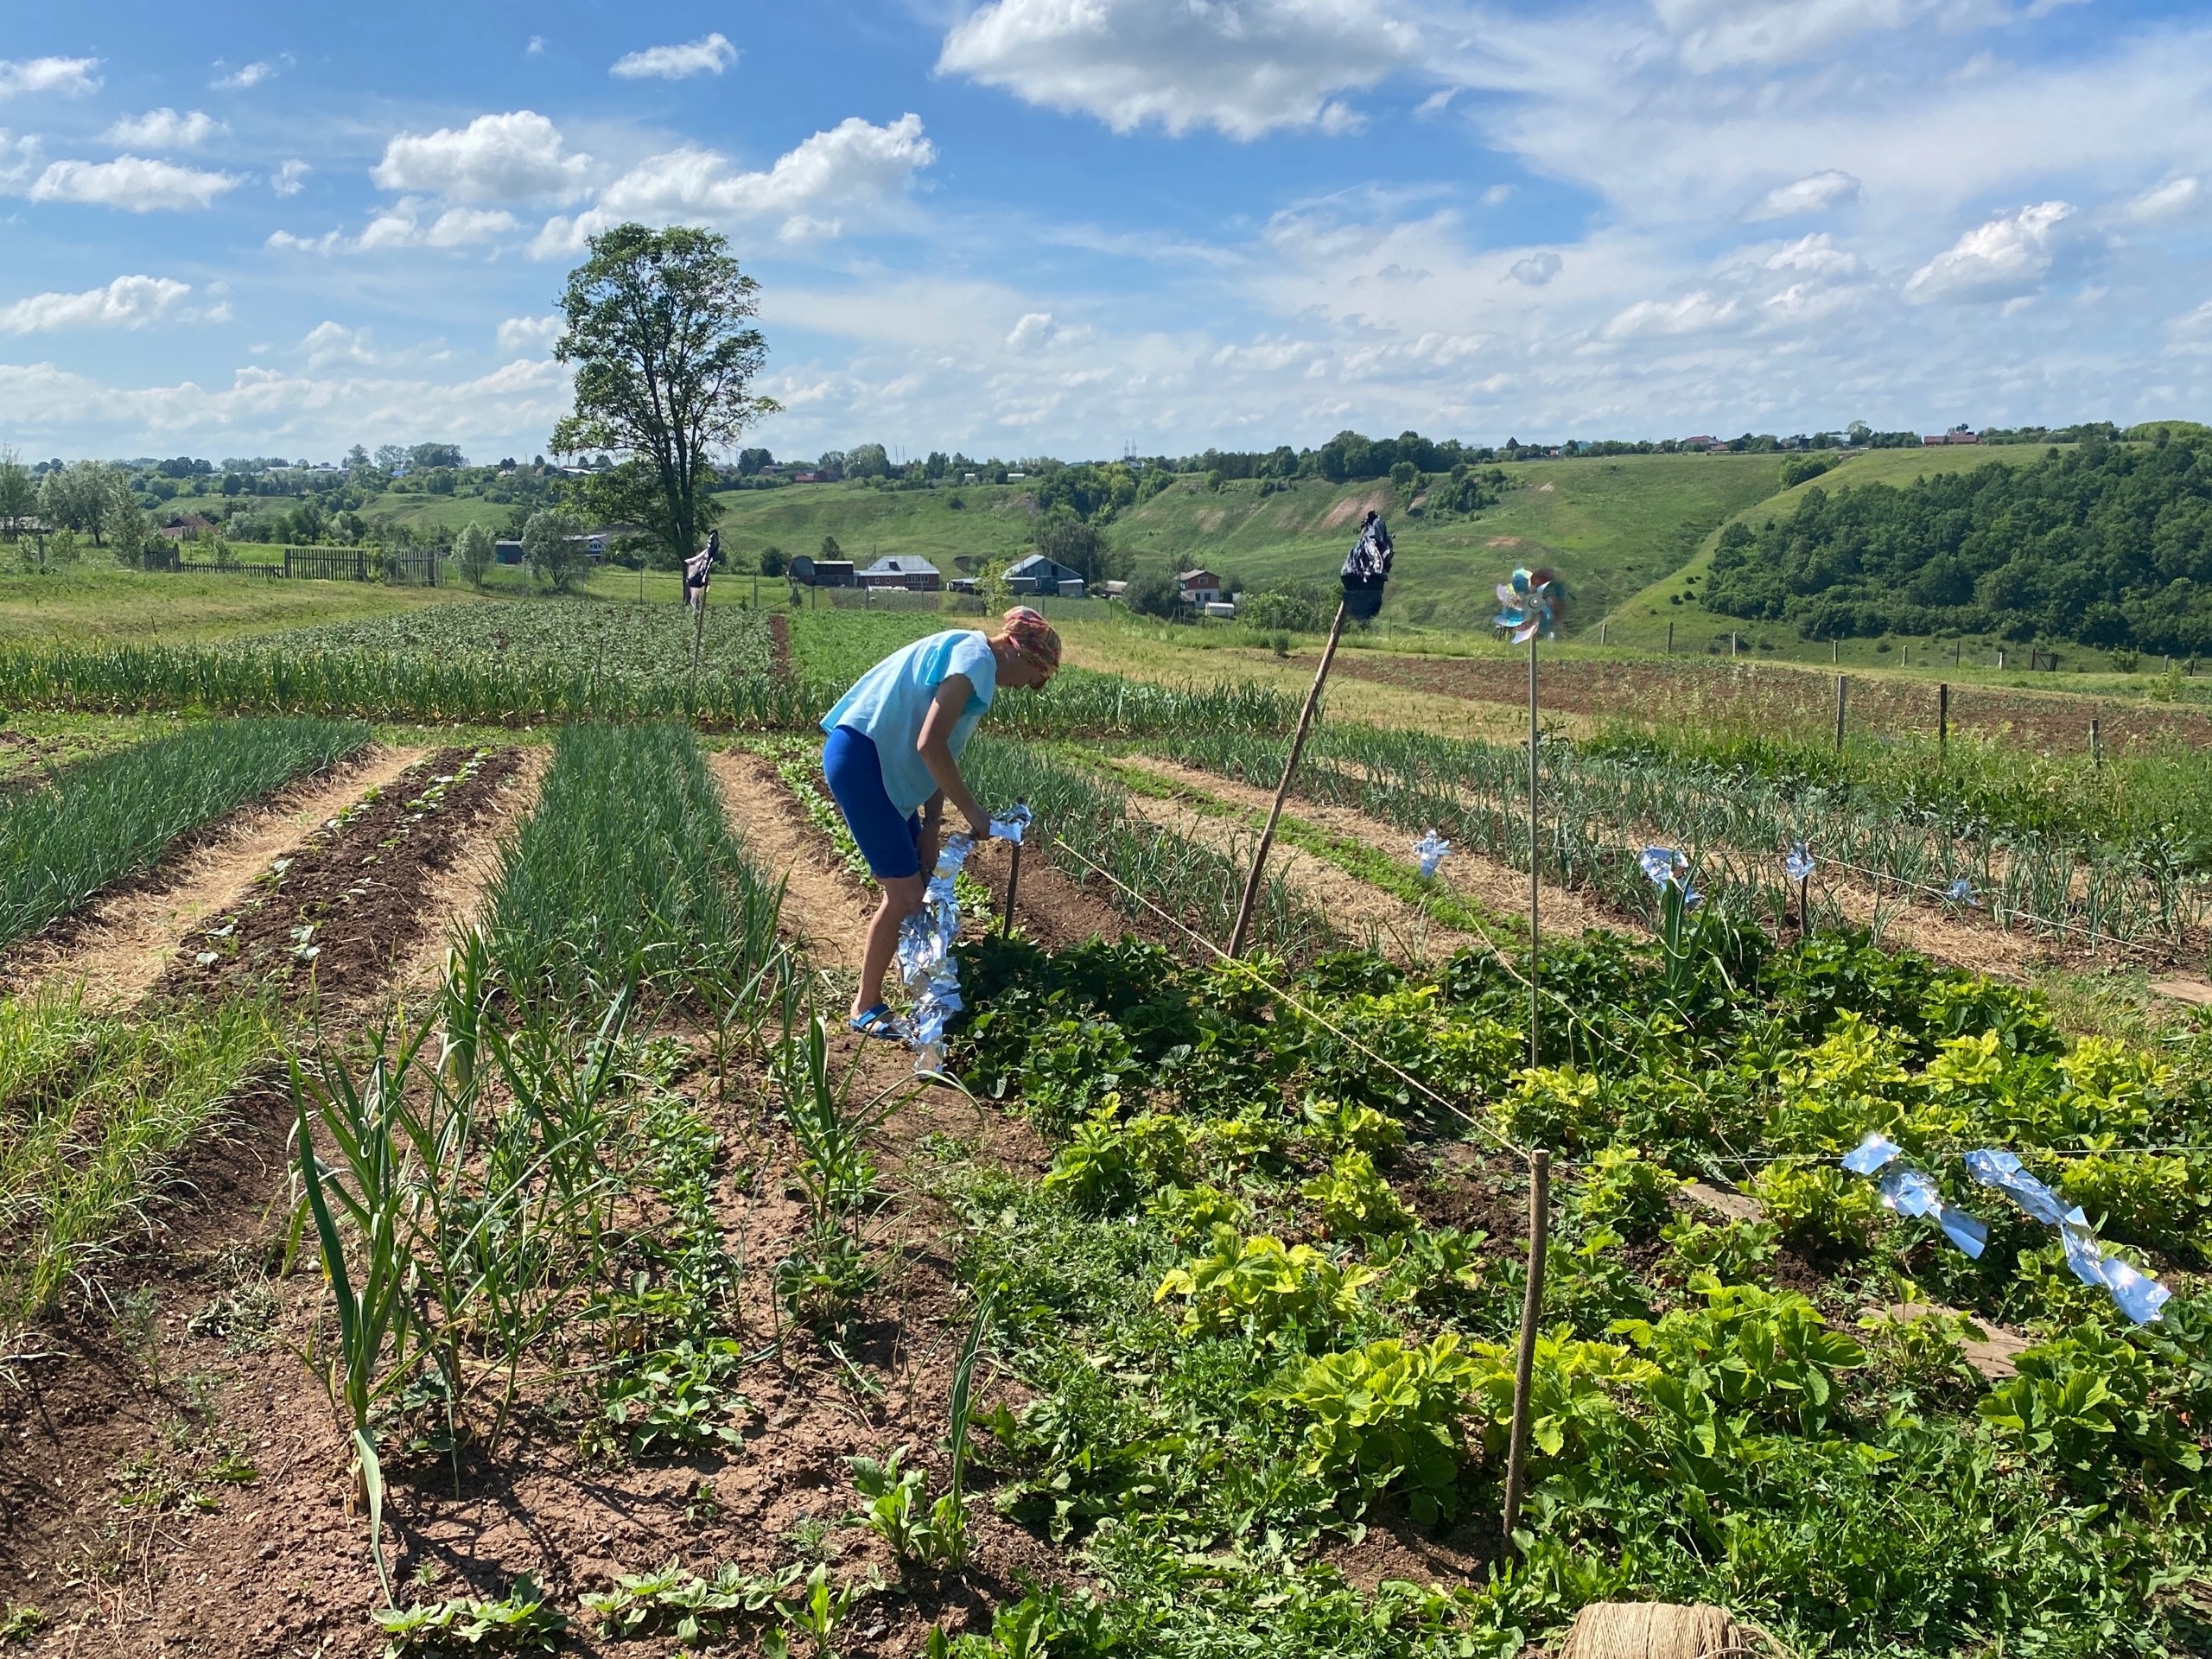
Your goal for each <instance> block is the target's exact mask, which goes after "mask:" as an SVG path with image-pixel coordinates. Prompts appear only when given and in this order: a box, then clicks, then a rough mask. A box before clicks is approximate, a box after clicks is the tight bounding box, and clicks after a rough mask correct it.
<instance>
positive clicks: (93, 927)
mask: <svg viewBox="0 0 2212 1659" xmlns="http://www.w3.org/2000/svg"><path fill="white" fill-rule="evenodd" d="M428 753H429V750H428V749H426V748H401V749H391V748H385V747H381V746H378V745H372V746H371V747H370V748H368V749H367V750H366V751H365V752H364V753H362V754H361V755H359V757H357V758H355V759H354V760H353V761H351V762H350V763H348V764H346V765H343V766H338V767H336V768H334V769H333V770H331V771H329V772H322V773H320V774H318V775H317V776H315V777H314V778H311V779H302V780H300V781H298V782H296V783H293V784H289V785H286V786H285V787H284V788H283V789H282V790H280V791H277V794H276V795H274V796H272V797H270V798H269V799H268V800H266V801H264V802H263V803H262V804H259V805H257V806H249V807H245V808H242V809H241V810H238V811H237V812H234V813H232V814H231V815H230V817H228V818H227V819H226V820H224V821H223V822H222V823H220V824H219V825H217V826H215V827H214V828H213V829H212V830H211V831H210V832H209V833H208V834H207V835H206V836H202V837H200V838H199V839H197V840H196V841H195V842H194V844H193V845H192V846H191V847H190V848H189V849H186V850H185V851H183V852H181V853H176V854H172V855H170V856H169V857H167V858H164V859H163V860H162V861H161V863H160V864H158V865H156V867H155V868H154V870H153V872H152V874H150V875H149V876H148V877H147V878H145V879H144V880H141V881H137V882H134V883H131V884H130V885H129V886H127V887H124V888H123V889H121V890H120V891H118V892H116V893H112V894H111V895H110V896H108V897H106V898H105V899H100V900H99V901H97V902H96V904H95V905H94V906H93V907H92V909H91V910H90V911H88V912H83V913H81V915H80V917H79V918H78V919H77V920H76V921H75V922H74V923H73V924H72V923H68V922H65V923H63V924H61V925H60V928H59V930H58V931H57V930H48V934H47V935H45V936H42V937H41V938H35V939H32V940H30V941H29V942H27V943H26V944H23V945H22V946H21V947H19V948H18V950H16V952H15V953H14V959H13V960H12V961H10V962H9V963H7V964H6V965H5V966H4V968H0V987H4V988H5V989H6V990H7V991H8V992H10V994H15V995H21V994H23V993H27V992H30V991H35V990H37V989H40V988H44V987H47V986H58V985H63V984H67V983H69V982H73V981H78V980H81V981H83V982H84V984H85V1001H86V1006H87V1007H93V1008H99V1009H117V1008H124V1007H130V1006H131V1005H132V1004H134V1003H136V1002H137V1001H138V999H139V998H140V997H142V996H143V995H145V993H146V991H147V990H148V989H149V988H150V987H151V986H152V985H153V983H154V982H155V981H156V979H158V978H159V977H160V976H161V973H162V969H163V968H164V967H165V966H166V965H167V964H168V960H169V958H170V957H171V956H172V955H174V954H175V950H176V948H177V945H178V944H179V943H180V942H181V940H182V939H183V938H184V937H185V935H186V934H188V933H189V932H190V931H192V929H193V928H194V926H196V925H199V924H200V922H201V921H203V920H204V919H205V918H207V917H208V916H210V915H212V914H213V913H214V912H217V911H219V910H220V909H222V908H224V907H225V906H230V905H233V904H236V903H237V902H238V900H239V899H240V898H241V897H242V896H243V895H244V894H245V893H246V891H247V890H248V889H249V888H250V887H251V885H252V883H253V880H254V878H255V877H256V876H257V875H259V874H261V873H262V872H263V871H264V870H266V869H267V868H269V864H270V860H272V859H275V858H277V857H279V856H280V855H283V853H284V852H285V850H286V849H289V848H290V847H292V846H294V845H296V844H297V843H298V842H300V841H301V840H302V838H304V837H305V836H307V835H308V834H309V833H310V832H311V831H313V830H314V829H316V828H317V827H318V826H320V825H321V824H323V823H327V822H328V821H329V820H330V819H332V818H334V817H337V816H338V814H340V812H342V811H344V810H346V808H347V807H348V806H351V805H352V804H353V803H354V802H355V801H358V800H359V799H360V798H361V797H362V795H363V794H365V792H366V791H368V790H370V789H371V788H372V787H381V786H382V785H386V784H389V783H391V780H392V779H395V778H397V777H398V776H399V774H400V773H401V772H404V771H405V770H406V769H407V768H408V767H409V766H413V765H414V764H415V763H416V761H417V760H421V759H423V756H424V755H426V754H428Z"/></svg>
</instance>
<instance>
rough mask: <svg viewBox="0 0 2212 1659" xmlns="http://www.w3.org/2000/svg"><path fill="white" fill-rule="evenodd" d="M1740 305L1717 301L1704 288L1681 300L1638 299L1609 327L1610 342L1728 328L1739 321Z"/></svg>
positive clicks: (1731, 301) (1607, 331)
mask: <svg viewBox="0 0 2212 1659" xmlns="http://www.w3.org/2000/svg"><path fill="white" fill-rule="evenodd" d="M1737 313H1738V306H1737V302H1735V301H1734V300H1732V299H1731V300H1715V299H1714V298H1713V296H1711V295H1710V294H1708V293H1707V292H1705V291H1704V290H1703V289H1699V290H1698V291H1697V292H1695V293H1694V294H1685V295H1683V296H1681V298H1680V299H1678V300H1638V301H1637V302H1636V303H1635V304H1634V305H1631V306H1630V307H1629V308H1628V309H1627V310H1625V311H1623V312H1622V313H1620V315H1618V316H1616V317H1615V318H1614V319H1613V320H1612V321H1611V322H1608V323H1607V324H1606V325H1605V338H1606V339H1608V340H1632V339H1634V338H1635V337H1636V336H1637V335H1638V334H1704V333H1706V332H1707V331H1708V330H1711V329H1714V328H1724V327H1727V326H1728V325H1729V324H1730V323H1732V322H1733V321H1735V320H1736V317H1737Z"/></svg>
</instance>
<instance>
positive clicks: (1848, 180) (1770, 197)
mask: <svg viewBox="0 0 2212 1659" xmlns="http://www.w3.org/2000/svg"><path fill="white" fill-rule="evenodd" d="M1857 200H1859V181H1858V180H1857V179H1854V178H1853V177H1852V176H1851V175H1850V174H1848V173H1846V172H1843V171H1841V170H1840V168H1833V167H1831V168H1825V169H1823V170H1822V171H1821V172H1818V173H1813V174H1808V175H1807V176H1806V177H1804V178H1802V179H1799V180H1797V181H1796V182H1794V183H1791V184H1784V185H1780V186H1777V188H1774V189H1772V190H1770V191H1768V192H1767V193H1766V194H1764V195H1763V196H1761V197H1760V198H1759V199H1758V200H1757V201H1755V202H1753V203H1752V204H1751V211H1750V212H1748V213H1745V215H1744V217H1745V219H1751V220H1754V221H1757V220H1759V219H1794V218H1796V216H1797V215H1798V214H1800V213H1827V212H1828V211H1829V210H1830V209H1831V208H1835V207H1849V206H1851V205H1852V203H1853V202H1855V201H1857Z"/></svg>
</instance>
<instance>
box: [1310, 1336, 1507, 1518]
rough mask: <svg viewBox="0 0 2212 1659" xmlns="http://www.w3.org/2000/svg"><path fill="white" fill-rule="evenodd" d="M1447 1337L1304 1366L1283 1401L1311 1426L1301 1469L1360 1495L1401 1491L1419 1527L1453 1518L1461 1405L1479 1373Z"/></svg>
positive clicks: (1384, 1345) (1385, 1345) (1387, 1344)
mask: <svg viewBox="0 0 2212 1659" xmlns="http://www.w3.org/2000/svg"><path fill="white" fill-rule="evenodd" d="M1480 1369H1481V1368H1480V1367H1479V1366H1478V1363H1476V1361H1475V1360H1474V1359H1473V1358H1472V1357H1470V1356H1468V1355H1466V1354H1463V1353H1461V1352H1460V1351H1459V1336H1458V1335H1457V1333H1456V1332H1449V1331H1447V1332H1445V1333H1444V1334H1443V1335H1441V1336H1439V1337H1435V1338H1431V1339H1430V1340H1429V1341H1427V1342H1426V1343H1417V1344H1413V1345H1412V1346H1408V1345H1407V1344H1403V1343H1401V1342H1399V1341H1397V1340H1395V1339H1394V1338H1384V1339H1383V1341H1380V1342H1370V1343H1369V1344H1367V1346H1366V1347H1364V1348H1361V1349H1357V1350H1355V1351H1352V1352H1351V1353H1348V1354H1330V1355H1327V1356H1325V1357H1323V1358H1320V1359H1317V1360H1315V1361H1313V1363H1311V1364H1309V1365H1307V1366H1306V1369H1305V1370H1304V1371H1303V1372H1302V1373H1301V1374H1300V1376H1299V1378H1298V1380H1297V1381H1296V1382H1295V1383H1292V1384H1291V1385H1290V1387H1289V1389H1287V1391H1286V1393H1285V1395H1284V1397H1285V1399H1286V1400H1287V1402H1288V1404H1289V1405H1290V1406H1291V1407H1292V1408H1293V1409H1294V1410H1296V1411H1298V1412H1300V1414H1303V1415H1306V1416H1307V1417H1310V1418H1311V1419H1312V1420H1313V1421H1312V1424H1311V1426H1310V1427H1308V1428H1307V1429H1306V1460H1307V1466H1308V1467H1309V1468H1310V1469H1312V1470H1313V1471H1314V1472H1315V1473H1318V1474H1349V1475H1351V1476H1352V1477H1353V1478H1355V1479H1356V1480H1357V1482H1358V1483H1359V1484H1360V1486H1361V1487H1362V1488H1363V1489H1364V1490H1365V1491H1369V1492H1380V1491H1383V1489H1384V1488H1386V1487H1388V1486H1390V1485H1392V1484H1396V1483H1399V1482H1403V1483H1404V1484H1405V1485H1406V1486H1407V1487H1408V1489H1409V1490H1408V1491H1407V1494H1406V1508H1407V1510H1408V1511H1409V1512H1410V1513H1411V1515H1412V1516H1413V1518H1414V1522H1416V1523H1417V1524H1418V1525H1421V1526H1432V1525H1433V1524H1434V1523H1435V1522H1437V1521H1438V1520H1439V1519H1440V1518H1449V1517H1450V1516H1453V1515H1456V1514H1457V1513H1458V1512H1459V1501H1458V1498H1459V1494H1458V1486H1459V1411H1460V1401H1461V1396H1462V1395H1463V1394H1464V1393H1465V1390H1466V1389H1467V1388H1468V1387H1469V1385H1470V1384H1471V1383H1473V1382H1474V1381H1475V1379H1476V1377H1477V1376H1478V1374H1479V1371H1480Z"/></svg>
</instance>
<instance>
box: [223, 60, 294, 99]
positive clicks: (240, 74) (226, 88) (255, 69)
mask: <svg viewBox="0 0 2212 1659" xmlns="http://www.w3.org/2000/svg"><path fill="white" fill-rule="evenodd" d="M215 67H217V68H218V69H219V68H221V67H223V60H221V59H220V58H218V59H216V60H215ZM275 73H277V66H276V65H275V64H273V63H262V62H255V63H242V64H240V65H239V66H238V67H237V68H235V69H233V70H232V71H231V73H229V74H227V75H218V76H216V77H215V79H213V80H211V81H209V82H208V83H207V84H208V85H209V86H212V87H213V88H214V89H215V90H216V91H217V92H245V90H246V89H247V88H248V87H250V86H260V85H261V83H262V82H263V81H264V80H267V79H270V77H271V76H272V75H274V74H275Z"/></svg>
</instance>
